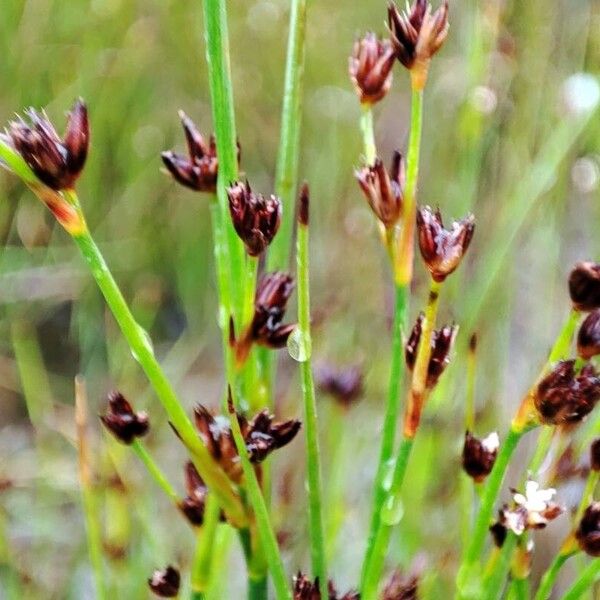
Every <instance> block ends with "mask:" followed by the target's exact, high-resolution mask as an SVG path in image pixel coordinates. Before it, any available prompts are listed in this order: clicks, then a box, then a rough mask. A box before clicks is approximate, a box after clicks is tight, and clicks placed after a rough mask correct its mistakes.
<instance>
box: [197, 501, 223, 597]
mask: <svg viewBox="0 0 600 600" xmlns="http://www.w3.org/2000/svg"><path fill="white" fill-rule="evenodd" d="M220 517H221V507H220V506H219V503H218V502H217V499H216V498H215V496H214V495H213V494H209V495H208V496H207V498H206V504H205V507H204V522H203V523H202V527H201V528H200V529H199V530H198V535H197V541H196V554H195V556H194V562H193V564H192V594H191V598H192V600H203V599H204V598H205V596H206V593H207V590H208V588H209V584H210V576H211V571H212V564H213V560H212V557H213V549H214V542H215V536H216V532H217V527H218V525H219V519H220Z"/></svg>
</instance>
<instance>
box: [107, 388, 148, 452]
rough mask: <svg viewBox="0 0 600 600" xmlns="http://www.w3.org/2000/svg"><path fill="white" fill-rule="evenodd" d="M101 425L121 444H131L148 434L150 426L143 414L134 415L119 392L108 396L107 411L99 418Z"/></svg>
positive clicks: (146, 416)
mask: <svg viewBox="0 0 600 600" xmlns="http://www.w3.org/2000/svg"><path fill="white" fill-rule="evenodd" d="M100 420H101V421H102V423H103V425H104V426H105V427H106V428H107V429H108V430H109V431H110V432H111V433H112V434H113V435H114V436H115V437H116V438H117V439H118V440H119V441H121V442H123V443H124V444H131V443H132V442H133V440H134V439H135V438H138V437H143V436H144V435H146V434H147V433H148V429H149V428H150V424H149V423H148V415H147V414H146V413H145V412H138V413H134V412H133V408H132V407H131V404H129V402H127V400H126V399H125V397H124V396H123V394H121V393H120V392H111V393H110V394H109V396H108V411H107V413H106V414H105V415H101V416H100Z"/></svg>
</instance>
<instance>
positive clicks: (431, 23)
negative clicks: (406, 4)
mask: <svg viewBox="0 0 600 600" xmlns="http://www.w3.org/2000/svg"><path fill="white" fill-rule="evenodd" d="M388 27H389V29H390V34H391V38H392V45H393V46H394V51H395V53H396V57H397V58H398V60H399V61H400V62H401V63H402V64H403V65H404V66H405V67H406V68H407V69H409V70H410V71H411V76H412V80H413V87H415V88H416V89H423V87H425V83H426V81H427V72H428V68H429V61H430V60H431V57H432V56H433V55H434V54H435V53H436V52H437V51H438V50H439V49H440V48H441V46H442V44H443V43H444V41H445V39H446V37H447V35H448V27H449V26H448V2H447V0H444V2H443V3H442V5H441V6H440V7H439V8H438V9H437V10H436V11H435V12H433V11H432V8H431V5H430V4H429V3H428V2H427V0H415V1H414V3H413V5H412V6H411V7H410V10H408V9H407V10H406V11H400V10H399V9H398V7H397V6H396V5H395V4H394V3H393V2H390V4H389V6H388Z"/></svg>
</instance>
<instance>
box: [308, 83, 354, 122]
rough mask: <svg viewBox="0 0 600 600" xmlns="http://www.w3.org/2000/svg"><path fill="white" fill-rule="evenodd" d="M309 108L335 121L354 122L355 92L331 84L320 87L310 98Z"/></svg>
mask: <svg viewBox="0 0 600 600" xmlns="http://www.w3.org/2000/svg"><path fill="white" fill-rule="evenodd" d="M311 108H312V109H313V110H316V111H318V112H320V113H321V114H322V115H323V116H324V117H327V118H329V119H335V120H336V121H348V122H354V121H356V119H357V118H358V113H359V103H358V102H357V100H356V94H355V93H354V92H352V91H350V90H349V89H347V90H345V89H343V88H340V87H336V86H333V85H325V86H323V87H320V88H319V89H318V90H316V91H315V93H314V94H313V95H312V98H311Z"/></svg>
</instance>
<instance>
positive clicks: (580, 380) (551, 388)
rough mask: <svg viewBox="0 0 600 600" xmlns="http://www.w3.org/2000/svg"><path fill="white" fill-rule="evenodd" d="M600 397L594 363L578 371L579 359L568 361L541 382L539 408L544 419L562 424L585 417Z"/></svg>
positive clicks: (555, 423)
mask: <svg viewBox="0 0 600 600" xmlns="http://www.w3.org/2000/svg"><path fill="white" fill-rule="evenodd" d="M599 399H600V378H599V377H598V374H597V373H596V370H595V369H594V367H593V365H591V364H588V365H586V366H585V367H583V369H581V371H580V373H579V374H577V373H576V371H575V361H574V360H566V361H561V362H559V363H558V364H557V365H556V366H555V367H554V369H553V370H552V371H551V372H550V373H549V374H548V375H546V377H544V379H542V381H540V383H539V384H538V387H537V393H536V394H535V407H536V409H537V411H538V414H539V416H540V420H541V421H542V422H544V423H547V424H551V425H562V424H568V423H578V422H580V421H581V420H583V419H584V417H586V416H587V415H588V414H589V413H590V412H592V410H593V409H594V406H595V405H596V402H598V400H599Z"/></svg>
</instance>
